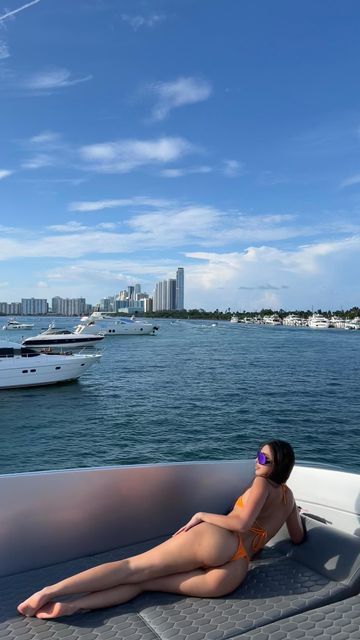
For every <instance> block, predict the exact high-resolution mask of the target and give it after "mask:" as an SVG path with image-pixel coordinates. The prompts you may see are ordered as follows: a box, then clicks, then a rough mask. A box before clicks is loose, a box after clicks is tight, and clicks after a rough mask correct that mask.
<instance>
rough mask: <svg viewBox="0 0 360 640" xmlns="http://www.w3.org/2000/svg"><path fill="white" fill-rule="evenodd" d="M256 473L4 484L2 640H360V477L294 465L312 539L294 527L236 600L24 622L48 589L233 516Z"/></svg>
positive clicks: (76, 474)
mask: <svg viewBox="0 0 360 640" xmlns="http://www.w3.org/2000/svg"><path fill="white" fill-rule="evenodd" d="M35 359H36V358H34V360H35ZM57 409H59V408H57ZM54 410H56V407H54ZM253 474H254V462H253V461H251V460H233V461H222V462H204V461H203V462H199V463H196V462H184V463H171V464H154V465H134V466H121V467H107V468H96V469H74V470H69V471H46V472H34V473H13V474H9V475H2V476H0V531H1V545H0V589H1V594H2V597H1V600H0V614H1V627H0V628H1V632H2V637H3V638H6V639H7V640H16V639H18V638H24V639H26V638H33V640H51V639H52V638H67V639H69V640H81V639H82V638H85V637H86V638H89V639H92V638H96V640H108V639H109V638H114V639H116V640H129V639H134V640H135V639H136V640H169V639H170V638H171V639H172V640H186V639H188V640H191V639H194V640H235V639H236V640H242V638H244V640H279V639H286V640H295V639H296V638H302V639H303V640H314V639H315V638H316V639H317V640H318V639H321V640H326V639H327V640H330V639H334V640H335V639H336V638H339V640H340V639H341V640H358V638H359V628H360V527H359V522H360V510H359V509H360V503H359V490H360V475H359V474H358V473H349V472H345V471H339V470H335V469H328V468H326V467H322V466H316V465H315V466H314V465H312V466H307V465H301V464H298V465H296V466H295V468H294V470H293V473H292V474H291V477H290V479H289V481H288V484H289V486H290V488H291V489H292V491H293V493H294V495H295V498H296V501H297V505H298V506H299V507H301V508H302V514H303V515H302V517H303V520H304V522H305V524H306V528H307V536H306V539H305V541H304V542H303V543H302V544H298V545H294V544H291V543H290V541H289V539H288V534H287V530H286V527H285V526H284V527H283V528H282V529H280V531H279V532H278V533H277V534H276V536H275V537H274V538H272V539H270V540H268V542H267V544H266V546H265V547H264V549H263V550H262V551H261V553H259V554H258V555H257V556H255V557H254V558H253V559H252V560H251V562H250V566H249V571H248V575H247V577H246V580H245V581H244V582H243V584H242V585H241V586H240V587H238V588H237V589H235V590H234V591H233V592H232V593H230V594H228V595H224V596H218V597H216V598H214V597H211V595H209V596H208V597H203V598H195V597H188V596H185V595H182V596H179V595H171V594H167V593H160V592H148V593H145V594H143V595H140V596H138V597H137V598H136V600H133V601H132V602H131V603H129V604H125V605H124V604H123V605H116V606H113V607H111V608H109V609H98V610H97V611H92V612H91V613H85V614H77V615H74V616H69V617H66V618H60V619H59V620H39V619H37V618H27V617H22V616H20V615H19V614H18V613H17V611H16V605H17V604H18V603H19V602H20V601H21V600H24V599H25V598H26V597H28V596H29V595H30V594H32V593H34V592H35V591H38V590H39V589H41V588H42V587H44V586H45V585H48V584H51V583H54V582H58V581H59V580H61V579H62V578H64V577H67V576H69V575H72V574H74V573H78V572H79V571H84V570H85V569H87V568H90V567H94V566H96V565H98V564H100V563H104V562H112V561H115V560H119V559H121V558H126V557H129V556H133V555H135V554H139V553H141V552H143V551H146V550H147V549H149V548H151V547H153V546H154V545H155V544H158V543H160V542H163V541H164V540H165V539H167V538H169V537H171V535H172V534H173V533H174V531H176V530H177V529H178V528H179V527H180V526H182V525H183V524H184V523H185V522H187V521H188V519H189V517H190V516H191V515H193V514H194V513H196V512H197V511H199V510H203V509H205V510H206V511H209V512H215V513H227V512H228V511H229V509H231V507H232V505H233V504H234V502H235V500H236V498H237V497H238V496H239V495H241V494H242V492H243V491H244V490H245V489H246V488H247V487H248V486H249V484H250V482H251V481H252V479H253V477H254V476H253ZM169 505H170V507H171V508H170V507H169ZM183 535H186V534H183Z"/></svg>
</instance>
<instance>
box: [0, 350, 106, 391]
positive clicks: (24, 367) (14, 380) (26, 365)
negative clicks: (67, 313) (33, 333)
mask: <svg viewBox="0 0 360 640" xmlns="http://www.w3.org/2000/svg"><path fill="white" fill-rule="evenodd" d="M100 357H101V355H100V354H94V355H84V354H72V353H69V354H66V355H65V354H45V353H38V352H37V351H36V350H35V349H30V348H29V347H24V346H23V345H21V344H18V343H17V342H7V341H5V340H2V341H0V389H14V388H20V387H35V386H42V385H48V384H57V383H59V382H67V381H69V380H76V379H77V378H79V377H80V376H81V375H82V374H83V373H85V371H86V370H87V369H88V368H89V367H90V366H91V365H93V364H95V362H98V361H99V360H100Z"/></svg>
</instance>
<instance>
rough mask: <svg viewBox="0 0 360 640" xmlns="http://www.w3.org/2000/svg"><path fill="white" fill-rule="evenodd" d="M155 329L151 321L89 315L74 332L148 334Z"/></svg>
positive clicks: (123, 334) (151, 333) (104, 334)
mask: <svg viewBox="0 0 360 640" xmlns="http://www.w3.org/2000/svg"><path fill="white" fill-rule="evenodd" d="M155 331H157V327H155V326H154V325H153V324H152V323H151V322H142V321H141V320H131V319H130V318H116V319H115V318H93V317H92V316H89V318H87V319H86V320H83V321H82V322H81V323H80V324H79V325H78V326H77V327H76V328H75V333H77V334H79V335H81V333H87V334H93V335H100V334H101V335H103V336H149V335H153V334H154V333H155Z"/></svg>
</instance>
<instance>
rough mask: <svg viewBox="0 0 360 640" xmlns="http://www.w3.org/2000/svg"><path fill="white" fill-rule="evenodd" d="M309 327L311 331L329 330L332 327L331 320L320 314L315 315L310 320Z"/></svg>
mask: <svg viewBox="0 0 360 640" xmlns="http://www.w3.org/2000/svg"><path fill="white" fill-rule="evenodd" d="M308 327H310V329H328V328H329V327H330V320H328V319H327V318H325V316H322V315H320V313H313V315H312V316H310V318H309V319H308Z"/></svg>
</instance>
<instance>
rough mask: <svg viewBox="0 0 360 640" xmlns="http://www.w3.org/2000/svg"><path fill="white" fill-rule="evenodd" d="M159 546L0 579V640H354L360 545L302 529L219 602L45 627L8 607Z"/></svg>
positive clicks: (141, 608)
mask: <svg viewBox="0 0 360 640" xmlns="http://www.w3.org/2000/svg"><path fill="white" fill-rule="evenodd" d="M161 540H162V539H157V540H149V541H147V542H144V543H141V544H138V545H133V546H130V547H129V546H128V547H122V548H120V549H115V550H113V551H109V552H105V553H101V554H97V555H95V556H92V557H84V558H79V559H76V560H72V561H68V562H62V563H60V564H56V565H53V566H49V567H43V568H41V569H33V570H29V571H26V572H24V573H19V574H16V575H11V576H5V577H3V578H1V579H0V602H1V604H0V639H1V640H13V639H15V638H16V639H21V640H65V639H66V640H112V639H113V638H114V639H115V638H116V639H118V640H175V639H179V640H180V639H185V638H186V639H189V640H225V639H228V638H232V639H239V640H283V639H284V640H285V639H289V640H295V639H296V640H298V639H300V638H301V639H304V640H307V639H315V638H317V640H325V639H327V640H328V639H330V638H336V640H358V639H359V637H360V636H359V627H360V595H359V593H360V538H358V537H356V536H350V535H349V534H345V533H341V532H340V531H337V530H334V529H333V528H330V527H326V526H325V525H322V524H320V523H318V522H314V521H308V537H307V540H306V541H305V542H304V543H303V544H302V545H299V546H294V545H291V544H290V543H289V542H287V541H286V540H285V539H284V538H282V536H281V535H280V536H278V537H277V538H275V539H274V540H273V541H272V542H271V544H272V546H270V547H266V548H265V549H263V551H262V552H261V554H260V555H259V556H258V558H257V559H255V560H254V561H253V562H252V563H251V566H250V570H249V574H248V576H247V578H246V580H245V582H244V583H243V585H241V587H239V589H237V590H235V591H234V592H233V593H231V594H230V595H228V596H225V597H222V598H216V599H214V598H187V597H183V596H175V595H170V594H163V593H147V594H144V595H141V596H139V597H138V598H136V599H135V600H134V601H132V602H130V603H128V604H125V605H121V606H116V607H112V608H109V609H102V610H98V611H93V612H90V613H86V614H81V615H80V614H77V615H74V616H71V617H68V618H60V619H58V620H53V621H44V620H38V619H36V618H23V617H21V616H19V615H18V614H17V612H16V604H17V603H18V602H19V601H21V600H23V599H24V598H25V597H26V596H28V595H29V594H30V593H32V592H34V591H36V590H38V589H39V588H41V587H43V586H44V585H46V584H49V583H51V582H55V581H58V580H60V579H62V578H63V577H66V576H68V575H70V574H72V573H75V572H78V571H82V570H84V569H87V568H89V567H91V566H95V565H96V564H100V563H102V562H108V561H112V560H115V559H119V558H122V557H127V556H129V555H134V554H136V553H139V552H141V551H143V550H145V549H147V548H150V547H151V546H153V545H154V544H155V543H156V542H160V541H161Z"/></svg>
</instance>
